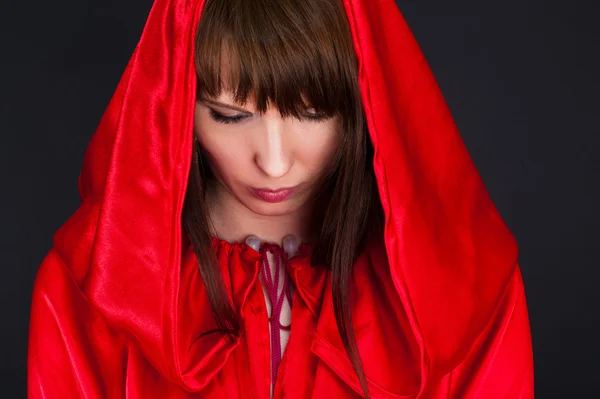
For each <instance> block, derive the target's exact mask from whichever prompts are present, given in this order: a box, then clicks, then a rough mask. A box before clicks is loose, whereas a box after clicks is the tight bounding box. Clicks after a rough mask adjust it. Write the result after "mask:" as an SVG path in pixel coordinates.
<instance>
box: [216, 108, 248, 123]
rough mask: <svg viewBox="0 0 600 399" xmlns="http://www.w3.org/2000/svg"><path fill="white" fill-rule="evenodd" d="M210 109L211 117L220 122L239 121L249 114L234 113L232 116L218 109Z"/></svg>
mask: <svg viewBox="0 0 600 399" xmlns="http://www.w3.org/2000/svg"><path fill="white" fill-rule="evenodd" d="M209 110H210V116H211V118H213V120H215V121H217V122H219V123H236V122H239V121H241V120H242V119H244V118H246V117H248V115H245V114H236V115H232V116H227V115H223V114H220V113H218V112H217V111H215V110H214V109H212V108H209Z"/></svg>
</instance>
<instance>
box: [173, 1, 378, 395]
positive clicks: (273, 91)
mask: <svg viewBox="0 0 600 399" xmlns="http://www.w3.org/2000/svg"><path fill="white" fill-rule="evenodd" d="M224 56H226V57H227V66H228V70H229V73H228V74H225V71H222V70H221V66H222V60H223V58H222V57H224ZM195 60H196V71H197V75H198V94H199V95H200V94H207V95H208V96H210V97H218V96H219V95H220V93H221V90H223V89H227V90H231V91H232V92H233V93H234V98H235V100H236V101H237V102H239V103H240V104H244V103H245V102H246V101H247V99H248V98H249V97H250V96H252V97H253V99H254V101H255V103H256V108H257V110H258V111H259V112H261V113H262V112H265V111H266V109H267V104H268V103H272V104H274V105H275V106H276V107H277V108H278V110H279V112H280V113H281V114H282V116H287V115H293V116H295V117H301V115H303V111H304V110H305V109H306V107H307V105H308V104H310V106H311V107H312V108H314V109H315V110H316V111H317V112H320V113H327V114H329V115H333V114H337V115H340V116H341V118H340V129H341V135H340V141H339V146H338V147H339V148H338V151H337V154H336V156H335V157H334V159H333V160H332V164H331V168H330V172H329V173H328V174H326V176H324V177H323V181H322V182H321V187H322V190H321V191H320V195H319V198H321V199H325V200H326V201H325V207H324V214H323V218H322V219H318V220H323V224H322V226H321V228H320V235H319V240H318V243H317V245H316V246H315V249H314V251H313V255H312V264H314V265H324V267H327V268H328V269H329V270H331V277H332V295H333V304H334V310H335V318H336V322H337V326H338V329H339V331H340V335H341V337H342V341H343V343H344V347H345V348H346V351H347V353H348V356H349V357H350V359H351V361H352V364H353V365H354V369H355V370H356V373H357V375H358V378H359V381H360V383H361V386H362V389H363V392H364V394H365V396H366V397H368V396H369V395H368V389H367V384H366V377H365V374H364V369H363V366H362V362H361V360H360V355H359V353H358V349H357V345H356V339H355V335H354V330H353V328H352V314H351V310H350V300H351V298H350V292H351V290H350V283H351V280H352V270H353V264H354V262H355V261H356V258H357V257H358V255H359V254H360V252H361V251H362V250H363V248H364V246H365V244H366V241H367V239H368V237H369V236H370V235H371V232H372V231H373V230H374V229H378V228H379V227H380V225H381V220H382V211H381V205H380V202H379V196H378V193H377V186H376V184H375V175H374V171H373V166H372V157H373V149H372V145H371V142H370V139H369V137H368V131H367V126H366V122H365V116H364V112H363V108H362V103H361V99H360V89H359V84H358V61H357V58H356V54H355V52H354V48H353V42H352V36H351V33H350V29H349V25H348V21H347V19H346V13H345V11H344V8H343V5H342V4H341V1H339V0H306V1H295V0H278V1H271V0H255V1H251V2H249V1H246V0H207V1H206V4H205V6H204V10H203V13H202V17H201V20H200V23H199V26H198V29H197V34H196V56H195ZM203 158H204V156H203V154H202V148H201V147H200V145H199V143H197V142H195V144H194V151H193V159H192V166H191V170H190V174H189V182H188V189H187V193H186V199H185V204H184V209H183V216H182V224H183V228H184V229H185V232H186V233H187V235H188V236H189V239H190V242H191V245H192V246H193V248H194V251H195V254H196V257H197V259H198V263H199V268H200V273H201V276H202V279H203V281H204V284H205V287H206V291H207V295H208V298H209V301H210V304H211V308H212V312H213V315H214V318H215V321H216V324H217V327H218V328H217V330H214V331H218V332H222V333H224V334H225V335H226V336H227V337H228V338H231V337H232V336H238V334H239V328H240V324H239V321H238V319H237V315H236V313H235V311H234V309H233V307H232V305H231V304H230V302H229V300H228V297H227V295H226V291H225V285H224V283H223V280H222V276H221V274H220V271H219V269H218V265H217V263H216V260H215V258H214V253H213V251H212V246H211V232H210V226H211V225H210V220H209V216H208V213H207V207H206V204H205V201H204V193H205V189H206V185H205V184H206V182H207V179H208V178H209V177H210V176H209V174H210V172H209V171H208V169H207V167H206V162H205V161H203Z"/></svg>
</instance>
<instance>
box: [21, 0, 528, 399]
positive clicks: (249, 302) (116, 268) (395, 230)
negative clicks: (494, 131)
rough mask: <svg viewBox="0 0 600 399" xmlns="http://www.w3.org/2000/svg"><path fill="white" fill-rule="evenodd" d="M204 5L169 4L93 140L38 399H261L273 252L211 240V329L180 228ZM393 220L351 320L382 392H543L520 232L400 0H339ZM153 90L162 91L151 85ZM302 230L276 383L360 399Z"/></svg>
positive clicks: (374, 386)
mask: <svg viewBox="0 0 600 399" xmlns="http://www.w3.org/2000/svg"><path fill="white" fill-rule="evenodd" d="M203 4H204V1H203V0H156V1H155V3H154V5H153V7H152V10H151V12H150V15H149V18H148V21H147V23H146V26H145V28H144V31H143V33H142V36H141V39H140V41H139V44H138V46H137V47H136V49H135V51H134V54H133V56H132V58H131V60H130V62H129V64H128V66H127V69H126V70H125V73H124V74H123V77H122V79H121V81H120V83H119V85H118V87H117V89H116V91H115V94H114V96H113V98H112V100H111V102H110V104H109V106H108V108H107V110H106V112H105V114H104V116H103V118H102V120H101V122H100V125H99V127H98V129H97V131H96V133H95V134H94V136H93V137H92V140H91V142H90V145H89V147H88V149H87V150H86V154H85V159H84V165H83V169H82V171H81V175H80V178H79V190H80V194H81V199H82V203H81V206H80V207H79V208H78V209H77V211H76V212H75V213H74V214H73V216H72V217H71V218H69V220H68V221H67V222H66V223H65V224H64V225H63V226H61V228H60V229H59V230H58V232H57V233H56V234H55V236H54V245H53V248H52V249H51V250H50V252H49V253H48V254H47V256H46V257H45V259H44V261H43V263H42V265H41V267H40V270H39V272H38V275H37V278H36V282H35V287H34V292H33V300H32V309H31V323H30V336H29V358H28V359H29V360H28V393H29V397H33V398H61V399H62V398H79V397H85V398H122V397H128V398H150V397H156V398H166V397H168V398H193V397H202V398H205V397H209V398H212V397H214V398H242V397H243V398H260V399H267V398H268V397H269V391H270V371H269V367H270V352H269V351H270V347H269V330H268V321H267V314H266V309H265V301H264V297H263V293H262V290H261V288H260V282H259V281H258V279H257V276H258V264H259V260H260V259H259V258H260V254H259V253H258V252H256V251H254V250H253V249H252V248H250V247H248V246H247V245H246V244H243V243H240V244H237V243H234V244H230V243H227V242H225V241H221V240H217V239H214V240H213V246H214V249H215V251H216V252H217V255H218V259H219V265H220V267H221V271H222V273H223V278H224V281H225V283H226V286H227V292H228V294H229V296H230V300H231V302H232V304H234V307H235V309H236V310H237V311H238V313H239V314H240V317H241V325H242V332H243V333H242V334H241V336H240V338H237V339H235V340H233V341H231V342H228V341H226V340H225V339H223V338H222V337H220V336H218V335H216V334H208V335H205V336H203V337H202V338H201V339H197V340H196V338H197V337H198V336H200V335H201V334H202V333H203V332H205V331H207V330H210V329H212V328H214V326H215V323H214V320H213V319H212V314H211V312H210V307H209V305H208V301H207V298H206V293H205V290H204V288H203V283H202V280H201V278H200V275H199V271H198V267H197V261H196V258H195V255H194V252H193V250H192V249H191V247H190V245H189V242H188V240H187V239H186V237H185V235H184V234H183V231H182V228H181V222H180V221H181V211H182V206H183V199H184V195H185V190H186V184H187V178H188V173H189V168H190V163H191V151H192V137H193V136H192V134H191V132H192V129H193V116H194V105H195V94H196V86H195V82H196V77H195V70H194V61H193V49H194V28H195V27H196V26H197V24H198V21H199V18H200V15H201V12H202V6H203ZM344 7H345V10H346V13H347V16H348V19H349V22H350V27H351V31H352V36H353V40H354V47H355V51H356V53H357V56H358V59H359V66H360V76H359V79H360V82H359V83H360V89H361V96H362V101H363V105H364V108H365V112H366V116H367V123H368V127H369V133H370V138H371V140H372V143H373V147H374V150H375V155H374V159H373V167H374V169H375V174H376V178H377V185H378V188H379V193H380V199H381V205H382V207H383V210H384V215H385V223H384V230H383V232H382V233H381V236H379V237H373V238H372V239H371V241H370V242H369V244H368V245H367V247H366V249H365V250H364V251H363V253H362V254H361V255H360V257H359V258H358V259H357V261H356V264H355V279H354V281H353V283H352V287H351V289H352V295H353V305H352V314H353V323H354V329H355V333H356V339H357V344H358V349H359V353H360V355H361V358H362V361H363V365H364V368H365V372H366V375H367V381H368V388H369V392H370V394H371V397H373V398H435V399H437V398H440V399H441V398H486V399H487V398H492V399H493V398H532V397H533V357H532V349H531V336H530V328H529V321H528V314H527V306H526V301H525V295H524V289H523V282H522V280H521V273H520V269H519V266H518V263H517V245H516V242H515V240H514V237H513V236H512V234H511V233H510V231H509V230H508V229H507V227H506V225H505V224H504V222H503V221H502V219H501V218H500V216H499V214H498V212H497V210H496V209H495V207H494V205H493V203H492V201H491V199H490V198H489V196H488V194H487V191H486V189H485V187H484V185H483V183H482V181H481V179H480V177H479V175H478V173H477V171H476V169H475V167H474V165H473V163H472V161H471V158H470V157H469V155H468V153H467V151H466V149H465V147H464V145H463V142H462V141H461V139H460V135H459V133H458V131H457V129H456V127H455V125H454V122H453V120H452V117H451V115H450V113H449V111H448V109H447V106H446V104H445V102H444V100H443V97H442V94H441V93H440V91H439V89H438V86H437V84H436V82H435V79H434V77H433V75H432V74H431V71H430V69H429V67H428V65H427V63H426V61H425V59H424V58H423V55H422V53H421V52H420V50H419V47H418V45H417V43H416V41H415V40H414V37H413V36H412V34H411V32H410V30H409V28H408V26H407V24H406V22H405V21H404V19H403V18H402V16H401V14H400V12H399V11H398V9H397V7H396V5H395V3H394V1H393V0H378V1H373V0H344ZM148 93H151V94H152V95H150V94H148ZM311 252H312V247H311V246H309V245H303V246H302V247H301V249H300V253H299V254H298V255H297V256H295V257H294V258H291V260H290V261H289V263H288V264H287V265H286V267H287V269H288V271H289V272H290V275H291V278H292V281H293V282H294V283H295V286H296V289H297V291H296V293H295V294H294V297H293V303H292V326H293V327H292V332H291V335H290V340H289V342H288V344H287V346H286V349H285V354H284V356H283V359H282V361H281V364H280V366H279V369H278V373H277V381H276V383H275V392H274V397H275V398H278V399H279V398H284V397H286V398H323V397H330V398H359V397H361V396H362V390H361V389H360V385H359V382H358V379H357V377H356V374H355V372H354V369H353V367H352V365H351V363H350V361H349V358H348V356H347V354H346V352H345V350H344V347H343V344H342V341H341V338H340V335H339V332H338V330H337V327H336V323H335V318H334V312H333V302H332V298H331V276H330V273H329V272H327V271H326V269H325V268H324V267H322V266H321V265H313V264H310V254H311Z"/></svg>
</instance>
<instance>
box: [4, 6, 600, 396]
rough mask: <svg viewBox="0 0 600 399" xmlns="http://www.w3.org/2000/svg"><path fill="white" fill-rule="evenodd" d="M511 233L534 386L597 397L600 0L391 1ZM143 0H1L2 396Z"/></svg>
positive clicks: (140, 18)
mask: <svg viewBox="0 0 600 399" xmlns="http://www.w3.org/2000/svg"><path fill="white" fill-rule="evenodd" d="M398 4H399V6H400V10H401V11H402V13H403V14H404V16H405V18H406V19H407V21H408V23H409V25H410V27H411V29H412V31H413V33H414V35H415V36H416V38H417V41H418V42H419V44H420V45H421V48H422V50H423V52H424V54H425V56H426V58H427V59H428V61H429V64H430V66H431V68H432V70H433V72H434V74H435V76H436V78H437V80H438V83H439V85H440V87H441V89H442V92H443V93H444V96H445V98H446V100H447V102H448V105H449V107H450V110H451V111H452V113H453V115H454V118H455V120H456V123H457V125H458V127H459V129H460V131H461V133H462V135H463V139H464V141H465V143H466V145H467V147H468V149H469V150H470V152H471V155H472V157H473V159H474V161H475V163H476V165H477V167H478V169H479V171H480V173H481V175H482V177H483V180H484V181H485V184H486V186H487V188H488V190H489V192H490V194H491V196H492V198H493V199H494V202H495V204H496V206H497V207H498V209H499V211H500V213H501V214H502V216H503V218H504V220H505V221H506V223H507V224H508V226H509V228H510V229H511V231H512V232H513V233H514V235H515V236H516V238H517V240H518V242H519V248H520V258H519V259H520V265H521V268H522V272H523V277H524V281H525V289H526V294H527V302H528V306H529V315H530V321H531V328H532V334H533V349H534V356H535V382H536V397H537V398H592V397H600V382H599V379H600V375H599V372H600V366H599V362H600V360H599V359H598V357H599V356H600V341H599V339H598V338H599V336H600V328H599V327H598V322H599V321H600V311H599V305H600V287H599V284H600V278H599V275H600V273H599V268H600V262H599V260H598V250H599V249H600V245H599V239H600V234H599V228H600V223H599V222H600V212H599V211H598V209H597V203H598V202H600V196H599V194H598V191H599V190H598V186H599V181H600V178H599V177H598V172H599V164H600V162H599V158H600V157H599V155H598V151H599V150H600V145H599V144H600V127H599V126H600V124H599V120H598V116H599V110H600V107H599V106H600V101H598V96H599V89H600V84H599V82H600V79H599V78H598V76H597V74H598V71H600V62H599V61H600V60H599V55H598V51H599V49H600V29H599V26H598V25H599V22H598V21H599V20H600V15H599V13H598V12H597V11H598V9H597V5H596V3H593V2H592V1H587V2H586V1H571V2H568V3H567V2H563V1H556V0H552V1H550V0H546V1H541V0H540V1H527V0H505V1H501V2H491V1H481V0H478V1H475V0H454V1H448V0H429V1H426V0H421V1H416V0H413V1H408V0H401V1H398ZM150 6H151V1H150V0H144V1H141V0H129V1H122V0H119V1H117V0H105V1H82V0H63V1H59V2H54V1H28V2H17V1H12V2H3V4H2V8H1V11H0V32H1V35H0V37H1V39H0V40H1V44H2V46H1V48H0V57H1V63H0V65H1V70H0V93H1V96H2V99H1V103H0V104H1V106H0V122H1V125H0V126H1V129H2V130H1V135H0V138H1V140H2V141H1V144H0V162H1V166H2V168H1V173H2V196H1V201H2V206H1V207H0V215H1V216H0V221H1V228H0V234H1V237H0V245H1V247H0V250H1V252H0V253H1V254H2V257H1V259H2V260H1V263H0V266H1V273H2V274H1V275H0V283H1V287H0V306H1V308H0V309H1V315H2V327H1V328H0V334H1V341H0V342H2V345H1V351H2V352H1V354H0V359H1V360H0V366H1V367H2V369H1V371H2V372H1V373H0V375H1V384H0V396H1V397H3V398H4V397H7V398H13V397H14V398H20V397H25V385H26V355H27V331H28V318H29V305H30V297H31V288H32V283H33V280H34V277H35V273H36V271H37V268H38V267H39V264H40V263H41V261H42V259H43V257H44V256H45V254H46V253H47V252H48V250H49V249H50V247H51V243H52V236H53V234H54V232H55V231H56V230H57V229H58V228H59V226H60V225H62V223H64V222H65V221H66V220H67V218H68V217H69V216H70V215H71V214H72V213H73V212H74V211H75V209H76V208H77V206H78V205H79V197H78V193H77V176H78V174H79V171H80V168H81V163H82V159H83V153H84V150H85V147H86V146H87V143H88V141H89V139H90V137H91V135H92V134H93V132H94V130H95V128H96V126H97V124H98V122H99V120H100V117H101V115H102V113H103V111H104V108H105V107H106V105H107V104H108V101H109V99H110V97H111V95H112V93H113V91H114V89H115V88H116V85H117V82H118V80H119V78H120V76H121V73H122V72H123V70H124V68H125V64H126V62H127V61H128V59H129V57H130V55H131V52H132V50H133V48H134V46H135V44H136V43H137V40H138V38H139V35H140V33H141V30H142V27H143V24H144V22H145V18H146V16H147V13H148V11H149V10H150Z"/></svg>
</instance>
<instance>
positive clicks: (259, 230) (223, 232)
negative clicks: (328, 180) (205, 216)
mask: <svg viewBox="0 0 600 399" xmlns="http://www.w3.org/2000/svg"><path fill="white" fill-rule="evenodd" d="M206 201H207V205H208V212H209V217H210V219H211V221H212V225H213V227H214V230H215V233H216V235H217V236H218V237H219V238H220V239H223V240H225V241H228V242H236V241H240V242H242V241H244V240H245V239H246V238H247V237H248V236H250V235H255V236H257V237H259V238H260V240H261V241H262V242H270V243H274V244H277V245H281V242H282V239H283V237H285V236H287V235H290V234H293V235H295V236H296V238H297V239H298V240H299V242H304V243H311V242H313V241H315V240H316V238H317V237H318V231H315V230H314V229H313V226H314V225H315V223H314V222H313V221H314V208H315V207H314V204H312V203H308V204H307V205H306V206H304V207H302V208H300V209H298V210H297V211H295V212H293V213H289V214H285V215H277V216H265V215H259V214H256V213H254V212H252V211H251V210H250V209H248V208H247V207H246V206H245V205H244V204H242V203H241V202H239V201H238V200H237V198H235V197H234V196H233V195H231V193H229V191H227V190H226V189H225V188H224V187H223V186H221V184H218V183H213V184H209V185H208V187H207V193H206ZM311 229H312V230H311Z"/></svg>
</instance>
